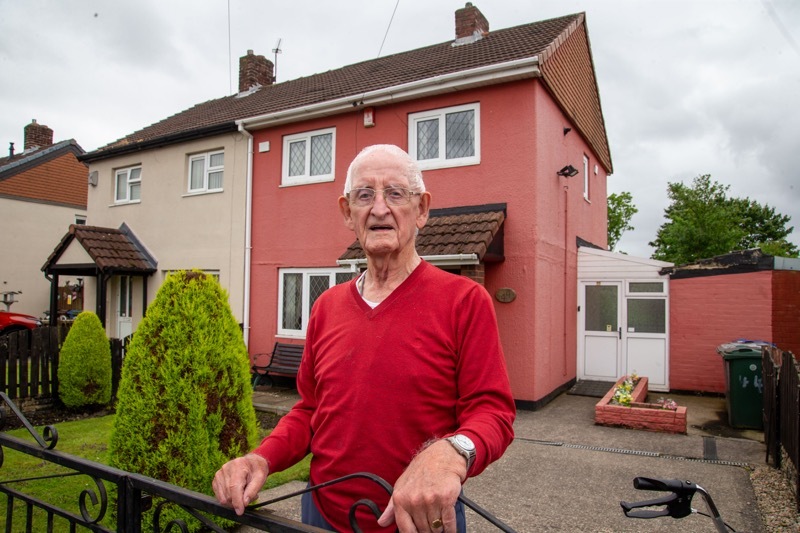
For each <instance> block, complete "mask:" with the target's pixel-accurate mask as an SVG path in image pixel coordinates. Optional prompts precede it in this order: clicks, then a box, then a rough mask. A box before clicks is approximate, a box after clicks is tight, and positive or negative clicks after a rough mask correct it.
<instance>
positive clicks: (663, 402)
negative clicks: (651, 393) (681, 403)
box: [656, 398, 678, 411]
mask: <svg viewBox="0 0 800 533" xmlns="http://www.w3.org/2000/svg"><path fill="white" fill-rule="evenodd" d="M656 403H657V404H658V405H660V406H661V408H662V409H669V410H670V411H674V410H676V409H677V408H678V404H677V403H675V400H671V399H669V398H659V399H658V400H656Z"/></svg>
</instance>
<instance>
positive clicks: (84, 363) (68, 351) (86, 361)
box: [58, 311, 111, 408]
mask: <svg viewBox="0 0 800 533" xmlns="http://www.w3.org/2000/svg"><path fill="white" fill-rule="evenodd" d="M58 396H59V398H60V399H61V401H62V402H63V403H64V405H66V406H67V407H70V408H78V407H86V406H90V405H106V404H107V403H108V402H110V401H111V346H110V345H109V343H108V337H106V331H105V330H104V329H103V324H101V323H100V319H99V318H97V315H96V314H94V313H92V312H90V311H84V312H82V313H81V314H79V315H78V317H77V318H76V319H75V322H73V323H72V327H70V329H69V333H67V338H66V339H65V340H64V345H63V346H62V347H61V350H60V351H59V361H58Z"/></svg>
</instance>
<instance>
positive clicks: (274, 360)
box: [251, 342, 303, 387]
mask: <svg viewBox="0 0 800 533" xmlns="http://www.w3.org/2000/svg"><path fill="white" fill-rule="evenodd" d="M302 358H303V345H302V344H287V343H284V342H276V343H275V347H273V348H272V353H271V354H270V359H269V364H268V365H267V366H258V365H253V366H252V367H251V371H252V374H253V377H252V384H253V387H256V386H258V385H270V386H271V385H272V379H271V378H270V377H269V374H283V375H287V376H297V372H298V370H300V360H301V359H302Z"/></svg>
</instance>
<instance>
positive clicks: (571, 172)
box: [556, 165, 578, 178]
mask: <svg viewBox="0 0 800 533" xmlns="http://www.w3.org/2000/svg"><path fill="white" fill-rule="evenodd" d="M577 173H578V169H577V168H575V167H573V166H572V165H567V166H565V167H564V168H562V169H561V170H559V171H558V172H556V174H557V175H559V176H562V177H564V178H571V177H572V176H575V175H576V174H577Z"/></svg>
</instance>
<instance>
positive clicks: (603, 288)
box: [578, 282, 621, 381]
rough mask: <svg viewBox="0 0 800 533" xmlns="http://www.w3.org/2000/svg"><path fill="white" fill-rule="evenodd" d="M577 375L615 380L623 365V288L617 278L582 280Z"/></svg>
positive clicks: (598, 379)
mask: <svg viewBox="0 0 800 533" xmlns="http://www.w3.org/2000/svg"><path fill="white" fill-rule="evenodd" d="M582 285H583V286H582V290H581V298H582V301H581V302H580V304H579V305H580V310H581V311H580V313H579V314H580V316H579V321H580V326H581V329H582V333H583V334H582V335H581V341H580V343H579V347H578V357H579V360H578V363H579V364H578V373H579V375H578V378H579V379H588V380H597V381H616V380H617V378H618V376H619V369H620V356H621V354H620V340H621V329H620V305H619V304H620V292H621V284H620V283H617V282H597V283H593V284H588V283H584V284H582Z"/></svg>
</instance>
